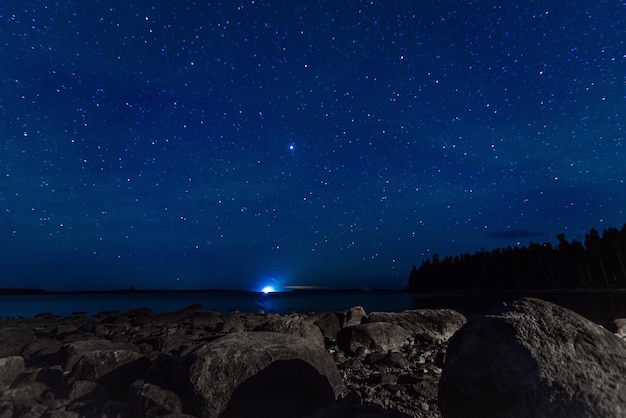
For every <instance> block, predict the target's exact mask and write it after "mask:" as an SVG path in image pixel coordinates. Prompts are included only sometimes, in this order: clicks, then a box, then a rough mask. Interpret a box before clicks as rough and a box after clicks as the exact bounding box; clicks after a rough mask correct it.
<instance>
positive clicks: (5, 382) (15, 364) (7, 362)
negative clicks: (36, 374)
mask: <svg viewBox="0 0 626 418" xmlns="http://www.w3.org/2000/svg"><path fill="white" fill-rule="evenodd" d="M23 371H24V358H23V357H20V356H11V357H3V358H0V389H6V388H8V387H9V386H11V385H12V384H13V382H15V379H17V377H18V376H19V375H20V374H22V372H23Z"/></svg>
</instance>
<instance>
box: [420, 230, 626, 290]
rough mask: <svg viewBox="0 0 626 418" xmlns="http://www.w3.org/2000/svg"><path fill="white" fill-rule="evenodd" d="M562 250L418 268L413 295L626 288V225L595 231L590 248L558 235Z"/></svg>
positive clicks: (492, 254) (500, 251)
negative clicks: (456, 290)
mask: <svg viewBox="0 0 626 418" xmlns="http://www.w3.org/2000/svg"><path fill="white" fill-rule="evenodd" d="M556 238H557V241H558V243H557V245H556V247H555V246H553V245H552V244H551V243H549V242H546V243H543V244H539V243H535V242H530V243H529V245H528V246H527V247H511V246H509V247H506V248H496V249H494V250H491V251H486V250H484V249H481V250H480V251H477V252H476V253H474V254H473V255H471V254H467V253H466V254H461V255H458V256H455V257H452V256H446V257H445V258H443V259H441V257H440V256H439V254H434V255H433V256H432V259H427V260H424V261H423V262H422V264H421V266H420V267H419V268H417V267H416V266H413V269H412V270H411V273H410V275H409V285H408V289H409V290H413V291H418V290H422V291H423V290H449V289H591V288H595V289H600V288H601V289H616V288H626V224H624V226H622V228H621V229H619V230H618V229H617V228H613V227H611V228H607V229H605V230H604V231H603V232H602V235H600V233H599V232H598V231H597V230H596V229H591V230H590V231H589V232H588V233H587V234H586V235H585V241H584V244H583V243H581V242H580V241H578V240H573V241H572V242H568V241H567V239H566V237H565V234H558V235H557V236H556Z"/></svg>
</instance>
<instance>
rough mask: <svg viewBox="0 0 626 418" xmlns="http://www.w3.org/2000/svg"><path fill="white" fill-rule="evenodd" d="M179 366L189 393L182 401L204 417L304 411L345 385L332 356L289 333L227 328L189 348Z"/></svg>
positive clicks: (324, 401) (330, 398)
mask: <svg viewBox="0 0 626 418" xmlns="http://www.w3.org/2000/svg"><path fill="white" fill-rule="evenodd" d="M178 367H179V369H180V370H179V373H180V374H179V377H181V378H182V383H183V384H184V385H185V386H186V387H187V392H188V393H189V395H190V396H189V397H188V398H187V399H184V402H186V403H187V408H188V409H190V410H191V413H192V414H194V415H198V416H200V417H203V418H208V417H217V416H219V417H222V418H227V417H248V416H250V417H252V416H254V417H259V418H260V417H276V418H279V417H294V416H302V415H306V414H308V413H312V412H314V411H316V410H317V409H319V408H320V407H322V406H323V405H325V404H327V403H329V402H332V401H334V400H335V399H336V397H337V396H338V395H339V394H340V393H341V392H342V390H343V382H342V379H341V375H340V374H339V371H338V369H337V366H336V365H335V362H334V360H333V359H332V357H331V356H330V355H329V354H328V353H327V352H326V351H325V350H324V349H323V348H321V347H319V346H317V345H316V344H311V343H310V342H308V341H306V340H303V339H302V338H299V337H296V336H294V335H289V334H279V333H274V332H246V333H234V334H229V335H227V336H224V337H221V338H219V339H217V340H214V341H212V342H210V343H208V344H206V345H204V346H202V347H200V348H199V349H197V350H195V351H193V352H191V353H189V354H188V355H186V356H185V357H184V358H183V360H182V362H181V364H180V365H179V366H178Z"/></svg>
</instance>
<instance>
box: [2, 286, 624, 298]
mask: <svg viewBox="0 0 626 418" xmlns="http://www.w3.org/2000/svg"><path fill="white" fill-rule="evenodd" d="M361 292H362V293H408V294H425V295H438V296H443V295H498V294H501V295H515V294H525V295H541V294H550V293H625V292H626V289H439V290H438V289H424V290H406V289H400V290H394V289H372V290H364V289H289V290H287V291H277V292H272V293H277V294H280V293H292V294H293V293H307V294H328V293H361ZM183 293H199V294H200V293H241V294H245V293H253V294H263V292H261V291H251V290H236V289H110V290H45V289H19V288H0V296H11V295H125V294H183Z"/></svg>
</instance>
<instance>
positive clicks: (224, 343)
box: [0, 299, 626, 418]
mask: <svg viewBox="0 0 626 418" xmlns="http://www.w3.org/2000/svg"><path fill="white" fill-rule="evenodd" d="M494 309H496V308H494ZM552 320H554V321H557V320H558V323H554V322H551V321H552ZM533 321H535V322H533ZM555 325H558V327H555ZM615 326H616V328H615V329H614V330H612V331H613V332H614V333H617V334H618V335H625V334H626V333H625V332H624V326H626V322H625V321H623V320H622V321H621V322H620V321H616V322H615ZM555 330H556V331H555ZM613 332H609V331H607V330H605V329H604V328H602V327H600V326H598V325H595V324H593V323H591V322H589V321H587V320H585V319H584V318H582V317H579V316H578V315H576V314H574V313H573V312H570V311H567V310H565V309H563V308H560V307H557V306H556V305H552V304H549V303H547V302H543V301H539V300H536V299H523V300H521V301H518V302H516V303H514V304H504V305H503V306H500V307H498V308H497V309H496V310H495V311H492V312H487V313H485V314H483V315H479V316H477V317H475V318H472V319H470V320H469V321H467V320H466V318H465V317H464V316H462V315H461V314H459V313H458V312H455V311H452V310H412V311H404V312H370V313H367V312H365V311H364V310H363V308H361V307H354V308H351V309H349V310H346V311H341V312H318V313H293V314H291V315H286V316H280V315H275V314H265V313H262V312H260V313H258V314H243V313H239V312H230V313H228V314H222V313H219V312H216V311H206V310H205V309H204V308H203V307H202V306H200V305H193V306H189V307H187V308H185V309H182V310H180V311H178V312H166V313H155V312H152V311H150V310H148V309H137V310H133V311H129V312H127V313H120V312H101V313H100V314H98V315H95V316H93V317H90V316H86V315H83V314H80V313H76V314H73V315H71V316H69V317H63V318H61V317H57V316H53V315H49V314H42V315H38V316H37V317H35V318H11V319H9V318H2V319H0V418H1V417H50V418H59V417H218V416H219V417H310V418H330V417H332V418H342V417H360V418H375V417H398V418H399V417H440V416H445V417H461V416H485V417H486V416H504V415H498V410H497V409H494V408H496V407H497V408H504V405H507V404H508V403H511V402H512V403H513V404H514V405H518V404H521V405H526V404H527V403H528V402H530V403H532V407H528V408H525V409H524V408H522V409H519V408H517V409H516V407H512V408H510V410H507V411H508V412H507V413H506V414H505V415H506V416H544V415H541V410H546V411H550V414H549V415H545V416H551V417H555V416H616V417H617V416H620V415H617V414H621V413H622V412H626V409H623V408H624V405H625V404H626V402H625V401H624V397H623V395H621V393H622V392H624V389H625V388H626V377H624V376H626V343H625V342H624V341H623V339H622V338H620V337H618V336H616V335H615V334H614V333H613ZM453 335H454V337H453ZM520 341H521V342H520ZM528 341H530V342H529V343H527V342H528ZM507 344H508V345H507ZM570 345H571V347H570ZM494 346H495V347H500V351H498V350H495V351H494V350H493V347H494ZM541 347H543V348H544V349H542V348H541ZM516 350H517V351H516ZM594 350H595V351H594ZM507 353H508V354H509V355H508V358H509V361H507ZM511 353H512V354H511ZM511 359H512V360H511ZM537 359H540V360H542V361H543V363H541V362H538V361H537ZM564 361H566V362H567V364H564V363H563V362H564ZM555 364H556V366H555ZM572 366H574V367H573V368H572ZM544 368H545V369H546V370H548V369H549V370H548V371H549V373H551V374H552V376H548V378H546V373H544ZM564 368H569V369H572V370H573V371H572V373H573V375H572V376H573V377H572V376H570V375H568V374H567V373H566V372H564V371H563V369H564ZM589 368H591V369H593V370H594V371H593V372H589V371H588V369H589ZM598 370H599V371H598ZM498 379H499V380H498ZM533 379H535V380H533ZM551 379H552V380H551ZM516 381H517V382H518V383H516ZM580 381H583V382H582V385H581V384H579V383H580ZM599 381H602V382H603V383H602V385H599V384H598V382H599ZM507 382H508V383H507ZM490 385H491V386H490ZM494 385H495V386H494ZM498 385H500V386H498ZM568 385H569V386H568ZM577 385H578V386H577ZM502 387H506V388H508V389H507V390H509V389H510V390H509V391H508V392H507V391H506V390H503V389H502ZM520 388H521V390H520ZM563 388H565V389H564V390H561V389H563ZM524 391H526V392H524ZM618 392H619V393H618ZM525 393H526V394H530V395H528V396H526V395H525ZM542 393H543V395H542ZM581 393H582V395H581ZM481 394H482V397H481ZM516 394H519V396H517V395H516ZM555 394H556V395H555ZM602 394H604V395H602ZM516 396H517V397H516ZM598 397H600V398H602V399H600V400H598ZM516 402H517V404H516ZM542 402H543V403H542ZM581 402H582V403H581ZM584 402H587V403H591V404H593V405H595V408H596V410H597V411H598V413H597V414H595V415H594V414H589V413H588V410H589V408H590V407H589V405H583V404H584ZM485 403H486V404H491V407H490V406H489V405H487V406H485V405H484V404H485ZM611 404H612V405H613V408H612V409H611ZM494 405H495V406H494ZM564 405H565V406H567V408H565V409H563V408H564ZM440 407H441V409H440ZM559 408H561V409H563V410H564V411H567V413H568V415H559V413H558V411H559ZM585 408H586V409H585ZM504 410H505V409H501V411H504ZM470 411H471V412H470ZM494 411H495V412H494ZM537 411H539V412H537ZM554 411H557V412H554ZM576 411H587V412H585V414H577V413H576ZM442 412H443V414H444V415H442Z"/></svg>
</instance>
